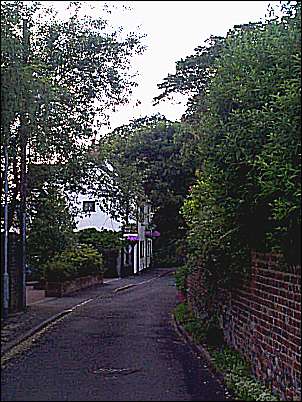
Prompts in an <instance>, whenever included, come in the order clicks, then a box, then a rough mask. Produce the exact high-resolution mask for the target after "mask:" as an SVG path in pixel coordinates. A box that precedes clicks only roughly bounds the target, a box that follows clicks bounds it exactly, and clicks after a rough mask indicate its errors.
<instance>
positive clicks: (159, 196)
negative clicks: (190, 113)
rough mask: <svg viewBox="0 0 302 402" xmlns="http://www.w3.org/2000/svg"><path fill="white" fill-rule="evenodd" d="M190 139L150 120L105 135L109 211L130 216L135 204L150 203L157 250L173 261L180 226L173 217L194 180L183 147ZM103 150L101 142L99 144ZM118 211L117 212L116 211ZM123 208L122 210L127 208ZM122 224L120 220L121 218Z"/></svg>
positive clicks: (161, 122)
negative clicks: (158, 236) (109, 172)
mask: <svg viewBox="0 0 302 402" xmlns="http://www.w3.org/2000/svg"><path fill="white" fill-rule="evenodd" d="M188 138H190V132H186V131H185V129H184V127H183V126H181V125H180V124H179V123H172V122H170V121H168V120H167V119H165V118H164V117H163V116H160V115H154V116H150V117H148V116H146V117H145V118H141V119H137V120H134V121H132V122H131V123H130V124H129V125H127V126H122V127H119V128H117V129H116V130H114V131H113V133H110V134H109V137H108V142H107V144H108V146H110V147H111V151H110V153H109V155H110V158H109V159H108V163H109V164H110V166H111V167H112V183H114V185H113V188H115V190H114V191H113V193H112V195H113V198H114V204H113V205H114V212H115V213H116V212H117V210H118V211H120V213H121V215H122V216H124V214H125V213H126V212H127V213H130V211H131V208H130V200H131V201H135V202H134V203H133V204H132V214H133V215H134V214H135V213H136V208H137V204H138V203H139V200H140V199H142V198H143V197H146V198H147V199H148V200H149V201H150V202H151V204H152V206H153V208H154V211H155V215H154V219H153V221H154V224H156V226H157V229H158V230H159V231H160V233H161V239H160V242H158V246H160V247H161V248H162V249H163V250H164V253H165V254H166V255H167V253H168V248H169V247H170V248H171V250H170V251H171V252H170V254H171V255H174V256H175V242H176V240H177V239H179V238H181V236H182V233H183V229H182V226H183V224H184V222H183V219H182V217H181V216H180V215H179V208H180V206H181V205H182V202H183V200H184V196H185V194H186V192H187V190H188V187H189V186H190V185H191V184H192V181H193V177H194V169H195V165H194V160H192V158H191V156H192V153H191V154H188V152H187V151H188V150H187V149H186V147H185V146H184V144H185V142H186V140H187V139H188ZM102 146H103V142H102ZM119 205H120V206H121V208H118V206H119ZM127 208H128V209H127ZM125 220H126V219H125Z"/></svg>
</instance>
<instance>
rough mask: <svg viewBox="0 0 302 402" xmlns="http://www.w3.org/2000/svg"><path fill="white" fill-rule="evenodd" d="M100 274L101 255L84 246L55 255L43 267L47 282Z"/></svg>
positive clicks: (101, 268)
mask: <svg viewBox="0 0 302 402" xmlns="http://www.w3.org/2000/svg"><path fill="white" fill-rule="evenodd" d="M101 273H103V259H102V256H101V254H100V253H99V252H98V251H97V250H96V249H95V248H93V247H91V246H87V245H84V244H83V245H78V246H77V247H76V248H72V249H67V250H65V251H63V252H62V253H58V254H56V255H55V256H54V257H53V258H52V259H51V260H50V261H48V262H47V263H46V264H45V266H44V275H45V279H46V280H47V281H49V282H63V281H66V280H70V279H75V278H79V277H82V276H87V275H97V274H101Z"/></svg>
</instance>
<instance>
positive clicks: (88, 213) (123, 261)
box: [76, 194, 159, 276]
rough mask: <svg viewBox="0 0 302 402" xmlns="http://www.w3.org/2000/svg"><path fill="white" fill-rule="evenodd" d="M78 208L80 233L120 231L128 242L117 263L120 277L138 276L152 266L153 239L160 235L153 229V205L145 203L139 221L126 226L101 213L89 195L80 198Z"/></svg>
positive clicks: (140, 210)
mask: <svg viewBox="0 0 302 402" xmlns="http://www.w3.org/2000/svg"><path fill="white" fill-rule="evenodd" d="M77 207H78V208H79V210H80V211H81V212H80V213H79V215H78V217H77V219H76V222H77V228H76V230H77V231H78V230H81V229H86V228H95V229H97V230H99V231H101V230H102V229H107V230H113V231H121V235H122V236H123V237H124V238H126V239H127V240H129V242H130V244H129V246H127V247H126V248H125V249H123V250H121V256H120V261H119V262H118V263H117V273H118V276H123V275H129V274H130V275H131V274H139V273H140V272H141V271H142V270H144V269H147V268H149V267H150V266H151V262H152V238H154V237H157V236H158V235H159V233H158V232H157V231H154V230H152V229H153V227H152V216H153V215H152V211H151V205H150V203H148V202H144V203H142V205H141V206H139V207H138V210H137V219H136V221H135V222H132V223H130V224H129V225H128V226H127V227H125V226H122V224H121V223H119V222H117V221H116V220H114V219H112V218H111V217H110V216H109V215H107V214H105V213H104V212H103V211H101V209H100V207H99V205H98V201H97V200H95V199H94V198H92V197H91V196H89V195H82V194H80V195H78V196H77Z"/></svg>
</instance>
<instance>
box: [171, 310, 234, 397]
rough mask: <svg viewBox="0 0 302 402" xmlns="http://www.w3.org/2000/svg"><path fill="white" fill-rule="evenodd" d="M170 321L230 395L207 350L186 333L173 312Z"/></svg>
mask: <svg viewBox="0 0 302 402" xmlns="http://www.w3.org/2000/svg"><path fill="white" fill-rule="evenodd" d="M172 322H173V326H174V328H175V330H176V332H177V333H178V334H179V335H180V337H181V338H182V339H183V340H184V341H185V342H186V343H187V344H189V345H190V347H191V348H192V349H193V351H194V352H195V353H196V354H197V355H199V356H200V357H202V358H203V359H204V360H205V361H206V363H207V368H208V370H209V372H210V373H211V374H212V375H213V376H215V378H217V380H218V382H219V383H220V385H221V386H222V387H223V388H224V389H225V390H226V392H227V396H228V398H229V397H231V392H230V391H229V390H228V389H227V387H226V385H225V378H224V375H223V373H222V372H221V371H219V370H217V368H216V367H215V366H214V363H213V359H212V357H211V355H210V354H209V352H208V351H207V350H206V349H205V348H204V347H203V346H202V345H198V344H196V343H195V342H194V340H193V338H192V337H191V336H190V335H189V334H188V333H187V331H186V330H185V329H184V328H183V327H182V326H181V325H180V324H179V323H178V322H177V320H176V318H175V316H174V314H172Z"/></svg>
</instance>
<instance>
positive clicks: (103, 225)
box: [76, 194, 121, 231]
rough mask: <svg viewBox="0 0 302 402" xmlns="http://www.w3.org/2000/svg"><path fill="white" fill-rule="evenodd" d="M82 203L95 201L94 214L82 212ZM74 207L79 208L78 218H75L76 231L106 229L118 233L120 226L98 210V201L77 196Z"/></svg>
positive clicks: (85, 196)
mask: <svg viewBox="0 0 302 402" xmlns="http://www.w3.org/2000/svg"><path fill="white" fill-rule="evenodd" d="M83 201H96V203H95V204H96V206H95V212H89V213H88V212H83ZM76 205H77V206H78V207H79V209H80V212H79V216H78V217H77V218H76V223H77V227H76V230H81V229H86V228H95V229H97V230H102V229H108V230H114V231H119V230H120V229H121V224H120V223H119V222H117V221H116V220H114V219H112V218H111V217H110V216H109V215H107V214H105V213H104V212H102V211H101V210H100V207H99V205H98V200H96V199H95V198H92V197H91V196H89V195H83V194H79V195H78V196H77V201H76Z"/></svg>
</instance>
